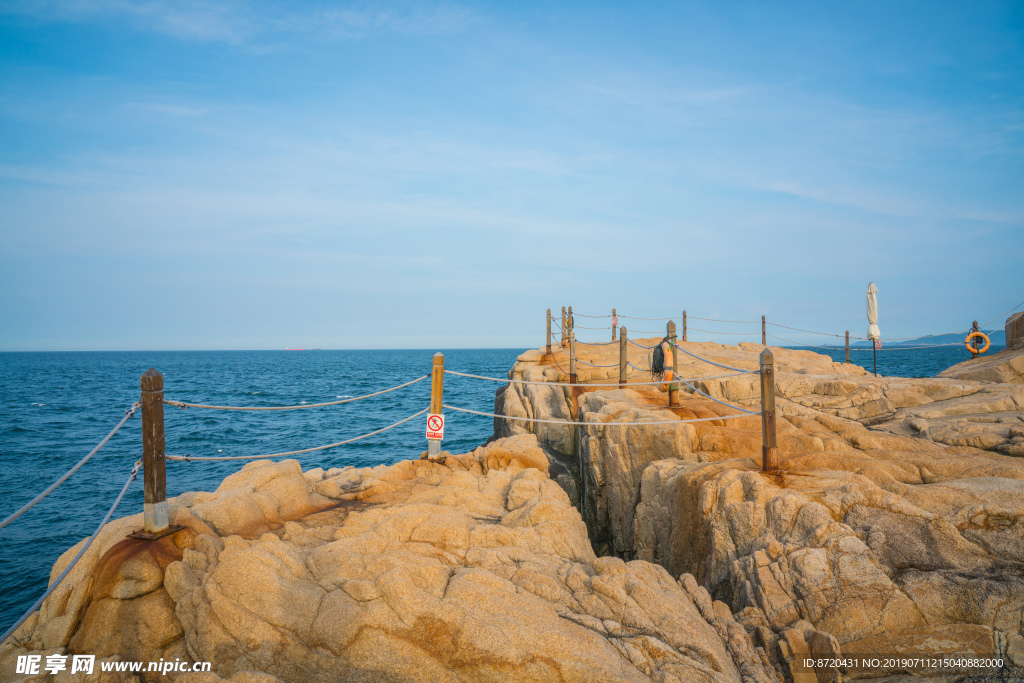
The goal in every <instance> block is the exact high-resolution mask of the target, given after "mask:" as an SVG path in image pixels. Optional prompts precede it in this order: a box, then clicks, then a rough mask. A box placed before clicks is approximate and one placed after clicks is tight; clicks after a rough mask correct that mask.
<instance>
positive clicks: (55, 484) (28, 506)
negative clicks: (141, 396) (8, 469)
mask: <svg viewBox="0 0 1024 683" xmlns="http://www.w3.org/2000/svg"><path fill="white" fill-rule="evenodd" d="M141 405H142V404H141V403H138V402H136V403H134V404H132V407H131V408H129V409H128V410H126V411H125V412H124V417H123V418H121V421H120V422H118V423H117V426H116V427H114V428H113V429H112V430H111V431H110V433H109V434H107V436H106V437H104V439H103V441H100V442H99V444H97V445H96V448H94V449H92V450H91V451H89V454H88V455H86V456H85V457H84V458H82V459H81V460H79V461H78V463H77V464H76V465H75V466H74V467H72V468H71V469H70V470H68V471H67V472H65V473H64V476H62V477H61V478H60V479H58V480H57V481H55V482H53V483H52V484H50V486H49V487H48V488H47V489H46V490H45V491H43V492H42V493H40V494H39V495H38V496H36V497H35V498H33V499H32V500H30V501H29V502H28V503H26V504H25V505H24V506H22V508H21V509H20V510H18V511H17V512H15V513H14V514H13V515H11V516H10V517H8V518H7V519H5V520H4V521H3V522H0V529H3V528H4V527H5V526H7V525H8V524H10V523H11V522H13V521H14V520H16V519H17V518H18V517H21V515H22V514H24V513H26V512H28V511H29V509H31V508H32V506H34V505H35V504H36V503H38V502H39V501H41V500H42V499H43V498H46V496H48V495H50V493H51V492H52V491H53V490H54V489H55V488H57V487H58V486H60V485H61V484H63V483H64V482H65V481H67V479H68V477H70V476H71V475H72V474H74V473H75V472H77V471H78V468H80V467H81V466H82V465H84V464H85V463H87V462H89V458H91V457H92V456H94V455H96V453H97V452H99V450H100V449H101V448H103V446H104V444H106V443H107V442H108V441H110V437H112V436H114V434H116V433H117V430H119V429H121V427H123V426H124V423H125V422H127V421H128V420H129V419H130V418H131V417H132V415H134V414H135V411H136V410H138V409H139V406H141ZM0 641H2V639H0Z"/></svg>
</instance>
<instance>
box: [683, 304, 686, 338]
mask: <svg viewBox="0 0 1024 683" xmlns="http://www.w3.org/2000/svg"><path fill="white" fill-rule="evenodd" d="M683 341H686V309H685V308H684V309H683Z"/></svg>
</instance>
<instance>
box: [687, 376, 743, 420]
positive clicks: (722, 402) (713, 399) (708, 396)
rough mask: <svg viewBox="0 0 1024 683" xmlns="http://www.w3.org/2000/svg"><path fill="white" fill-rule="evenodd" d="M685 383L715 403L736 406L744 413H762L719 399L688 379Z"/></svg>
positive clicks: (730, 406)
mask: <svg viewBox="0 0 1024 683" xmlns="http://www.w3.org/2000/svg"><path fill="white" fill-rule="evenodd" d="M737 374H739V373H737ZM683 384H685V385H686V386H688V387H690V388H691V389H693V390H694V391H695V392H697V393H698V394H700V395H701V396H703V397H705V398H709V399H711V400H712V401H714V402H715V403H719V404H721V405H723V406H728V407H729V408H735V409H736V410H740V411H743V412H744V413H747V414H749V415H760V414H761V413H760V412H758V411H756V410H747V409H746V408H741V407H740V406H737V405H733V404H732V403H727V402H726V401H720V400H719V399H717V398H715V397H714V396H712V395H711V394H706V393H704V392H703V391H701V390H700V389H698V388H697V387H695V386H693V385H692V384H690V383H689V382H687V381H684V382H683Z"/></svg>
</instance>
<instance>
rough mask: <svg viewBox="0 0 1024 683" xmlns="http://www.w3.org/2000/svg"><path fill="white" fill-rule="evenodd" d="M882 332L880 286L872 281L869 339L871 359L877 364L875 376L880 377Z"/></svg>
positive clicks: (870, 286) (870, 287)
mask: <svg viewBox="0 0 1024 683" xmlns="http://www.w3.org/2000/svg"><path fill="white" fill-rule="evenodd" d="M881 338H882V332H881V330H879V329H878V287H875V283H874V282H872V283H871V284H869V285H868V339H870V340H871V341H872V344H871V359H872V360H873V361H874V364H875V377H878V355H877V354H878V351H877V349H878V346H879V343H878V340H879V339H881Z"/></svg>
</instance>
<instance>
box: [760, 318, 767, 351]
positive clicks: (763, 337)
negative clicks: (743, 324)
mask: <svg viewBox="0 0 1024 683" xmlns="http://www.w3.org/2000/svg"><path fill="white" fill-rule="evenodd" d="M761 346H768V341H767V337H766V336H765V329H764V316H763V315H762V316H761Z"/></svg>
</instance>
